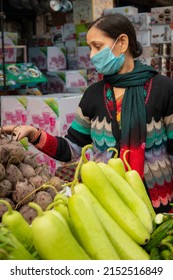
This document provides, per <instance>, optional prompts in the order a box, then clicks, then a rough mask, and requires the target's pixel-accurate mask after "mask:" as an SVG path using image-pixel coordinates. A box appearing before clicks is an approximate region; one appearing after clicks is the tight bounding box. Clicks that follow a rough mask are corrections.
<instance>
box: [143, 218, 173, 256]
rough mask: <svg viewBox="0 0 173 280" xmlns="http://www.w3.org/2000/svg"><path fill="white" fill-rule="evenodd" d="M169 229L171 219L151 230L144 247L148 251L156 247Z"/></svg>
mask: <svg viewBox="0 0 173 280" xmlns="http://www.w3.org/2000/svg"><path fill="white" fill-rule="evenodd" d="M171 229H173V219H170V220H167V221H165V222H163V223H162V224H161V225H159V226H158V227H157V228H156V229H155V231H153V233H152V234H151V238H150V241H149V243H148V244H147V245H145V247H144V249H145V250H146V251H147V252H150V251H151V249H152V248H154V247H158V246H159V244H160V242H161V241H162V239H163V238H165V237H166V236H167V234H168V231H169V230H171Z"/></svg>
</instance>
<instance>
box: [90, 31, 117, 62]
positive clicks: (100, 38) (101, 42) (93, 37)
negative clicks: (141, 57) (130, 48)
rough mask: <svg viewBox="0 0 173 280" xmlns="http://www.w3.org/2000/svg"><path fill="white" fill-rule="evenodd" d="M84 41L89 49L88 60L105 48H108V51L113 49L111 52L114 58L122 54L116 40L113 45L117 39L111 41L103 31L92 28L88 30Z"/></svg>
mask: <svg viewBox="0 0 173 280" xmlns="http://www.w3.org/2000/svg"><path fill="white" fill-rule="evenodd" d="M86 39H87V44H88V46H89V47H90V49H91V52H90V58H91V57H92V56H94V55H95V54H97V53H98V52H100V51H101V50H102V49H104V48H105V47H109V48H110V49H112V47H113V49H112V52H113V53H114V55H115V56H119V55H120V54H121V53H122V52H121V44H120V41H119V40H117V42H116V44H115V45H114V43H115V41H116V39H117V38H115V39H112V38H110V37H108V35H106V34H105V33H104V32H103V31H101V30H100V29H98V28H96V27H94V26H93V27H91V29H89V31H88V33H87V36H86Z"/></svg>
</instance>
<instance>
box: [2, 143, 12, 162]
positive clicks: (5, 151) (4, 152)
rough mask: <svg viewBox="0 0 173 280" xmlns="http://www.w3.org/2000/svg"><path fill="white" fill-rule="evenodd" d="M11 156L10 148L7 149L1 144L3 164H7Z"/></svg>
mask: <svg viewBox="0 0 173 280" xmlns="http://www.w3.org/2000/svg"><path fill="white" fill-rule="evenodd" d="M9 157H10V155H9V150H8V149H6V148H5V147H4V146H3V145H0V162H1V163H2V164H6V163H7V161H8V159H9Z"/></svg>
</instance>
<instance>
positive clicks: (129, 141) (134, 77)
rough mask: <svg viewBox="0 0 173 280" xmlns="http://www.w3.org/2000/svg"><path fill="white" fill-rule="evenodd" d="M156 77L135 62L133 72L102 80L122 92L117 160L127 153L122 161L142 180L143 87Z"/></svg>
mask: <svg viewBox="0 0 173 280" xmlns="http://www.w3.org/2000/svg"><path fill="white" fill-rule="evenodd" d="M156 74H158V72H157V71H156V70H154V69H153V68H152V67H151V66H148V65H144V64H142V63H141V62H140V61H138V60H136V61H135V67H134V69H133V70H132V71H131V72H129V73H125V74H115V75H107V76H104V81H105V83H106V84H109V85H111V86H112V87H119V88H126V90H125V94H124V97H123V102H122V111H121V141H120V147H121V148H120V157H121V158H123V154H124V152H125V151H126V150H130V153H128V156H127V157H126V158H127V160H128V162H129V164H130V166H131V168H132V169H135V170H137V171H138V172H139V174H140V175H141V177H143V171H144V152H145V141H146V108H145V90H144V85H145V83H146V82H147V81H149V80H150V79H151V78H152V77H153V76H155V75H156Z"/></svg>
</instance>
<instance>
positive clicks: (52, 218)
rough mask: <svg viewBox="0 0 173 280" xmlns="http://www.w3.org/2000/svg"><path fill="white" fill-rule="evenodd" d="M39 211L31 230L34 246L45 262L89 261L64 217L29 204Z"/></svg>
mask: <svg viewBox="0 0 173 280" xmlns="http://www.w3.org/2000/svg"><path fill="white" fill-rule="evenodd" d="M28 205H29V206H30V207H33V208H34V209H36V210H37V212H38V216H37V217H36V218H35V219H34V220H33V222H32V224H31V229H32V233H33V242H34V246H35V248H36V250H37V252H38V254H39V255H40V257H41V258H42V259H44V260H89V259H90V258H89V256H88V255H87V254H86V252H85V251H84V250H83V248H82V247H81V246H80V245H79V244H78V242H77V241H76V239H75V238H74V236H73V235H72V233H71V231H70V229H69V227H68V225H67V222H66V220H65V219H64V218H63V216H62V215H61V214H60V213H58V211H54V212H55V213H56V214H55V213H52V211H51V210H49V211H45V212H43V210H42V209H41V207H40V206H39V205H37V204H36V203H34V202H30V203H29V204H28Z"/></svg>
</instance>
